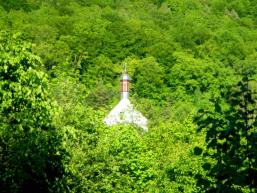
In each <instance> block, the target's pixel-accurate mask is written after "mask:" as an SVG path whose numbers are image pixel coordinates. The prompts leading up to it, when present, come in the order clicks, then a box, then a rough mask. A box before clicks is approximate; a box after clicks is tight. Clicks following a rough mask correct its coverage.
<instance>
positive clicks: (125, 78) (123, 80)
mask: <svg viewBox="0 0 257 193" xmlns="http://www.w3.org/2000/svg"><path fill="white" fill-rule="evenodd" d="M130 81H131V78H130V77H129V75H128V73H127V72H124V73H123V74H122V75H121V77H120V87H121V89H120V92H121V99H128V98H129V84H130Z"/></svg>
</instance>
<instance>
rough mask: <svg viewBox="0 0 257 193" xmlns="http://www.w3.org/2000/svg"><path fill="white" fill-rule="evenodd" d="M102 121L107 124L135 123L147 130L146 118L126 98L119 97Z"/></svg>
mask: <svg viewBox="0 0 257 193" xmlns="http://www.w3.org/2000/svg"><path fill="white" fill-rule="evenodd" d="M104 121H105V123H106V124H107V125H109V126H112V125H116V124H135V125H136V126H138V127H140V128H142V129H143V130H144V131H148V128H147V119H146V118H145V117H144V116H143V115H142V114H141V113H140V112H138V111H136V110H135V108H134V106H133V105H132V104H131V103H130V101H129V99H127V98H123V99H121V101H120V102H119V103H118V104H117V105H116V106H115V107H114V108H113V109H112V111H111V112H110V113H109V115H108V116H107V117H106V118H105V119H104Z"/></svg>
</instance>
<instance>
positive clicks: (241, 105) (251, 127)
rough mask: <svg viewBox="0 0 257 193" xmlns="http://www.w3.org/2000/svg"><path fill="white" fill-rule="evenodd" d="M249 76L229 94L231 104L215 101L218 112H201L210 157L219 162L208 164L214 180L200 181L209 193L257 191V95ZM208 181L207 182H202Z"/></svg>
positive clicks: (200, 122)
mask: <svg viewBox="0 0 257 193" xmlns="http://www.w3.org/2000/svg"><path fill="white" fill-rule="evenodd" d="M250 82H252V81H250V80H249V78H248V76H247V75H244V76H243V78H242V80H241V81H240V82H239V83H238V85H237V86H236V87H234V88H232V89H231V90H230V92H229V93H226V99H227V101H226V102H227V104H228V105H221V104H222V103H221V101H220V100H217V101H215V109H214V112H210V111H201V113H200V114H199V115H200V116H199V117H198V119H197V123H198V125H199V128H200V129H202V128H204V129H206V142H207V145H208V148H209V151H208V152H207V154H206V155H207V156H209V157H212V158H213V159H215V160H216V162H215V164H213V165H212V164H210V163H206V164H205V169H207V170H208V175H209V176H211V177H212V180H210V181H206V180H204V179H203V178H201V177H200V178H199V182H200V184H202V185H203V187H204V188H205V189H206V191H207V192H213V191H215V192H256V190H257V182H256V177H257V176H256V171H257V162H256V159H255V158H256V156H257V151H256V145H257V144H256V137H257V131H256V128H257V119H256V115H257V111H256V104H257V95H256V92H254V91H253V89H252V88H251V86H250ZM202 182H204V183H202Z"/></svg>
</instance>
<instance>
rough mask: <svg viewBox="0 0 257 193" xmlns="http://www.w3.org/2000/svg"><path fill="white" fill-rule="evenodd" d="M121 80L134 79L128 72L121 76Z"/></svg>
mask: <svg viewBox="0 0 257 193" xmlns="http://www.w3.org/2000/svg"><path fill="white" fill-rule="evenodd" d="M120 80H128V81H130V80H132V79H131V78H130V77H129V75H128V74H127V73H123V74H122V75H121V77H120Z"/></svg>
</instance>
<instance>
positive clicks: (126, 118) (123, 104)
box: [104, 66, 148, 132]
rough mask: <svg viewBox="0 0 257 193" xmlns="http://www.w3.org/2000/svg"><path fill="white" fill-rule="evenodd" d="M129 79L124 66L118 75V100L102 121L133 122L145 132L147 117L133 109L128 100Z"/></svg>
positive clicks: (110, 123)
mask: <svg viewBox="0 0 257 193" xmlns="http://www.w3.org/2000/svg"><path fill="white" fill-rule="evenodd" d="M131 80H132V79H131V78H130V77H129V75H128V73H127V70H126V66H125V68H124V71H123V73H122V75H121V77H120V94H121V99H120V102H119V103H118V104H117V105H116V106H115V107H114V108H113V109H112V110H111V112H110V113H109V114H108V116H107V117H106V118H105V119H104V122H105V123H106V124H107V125H109V126H112V125H117V124H134V125H136V126H137V127H140V128H142V129H143V130H144V131H145V132H147V131H148V128H147V119H146V118H145V117H144V116H143V115H142V114H141V113H140V112H138V111H136V110H135V108H134V106H133V105H132V103H131V102H130V100H129V86H130V82H131Z"/></svg>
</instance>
